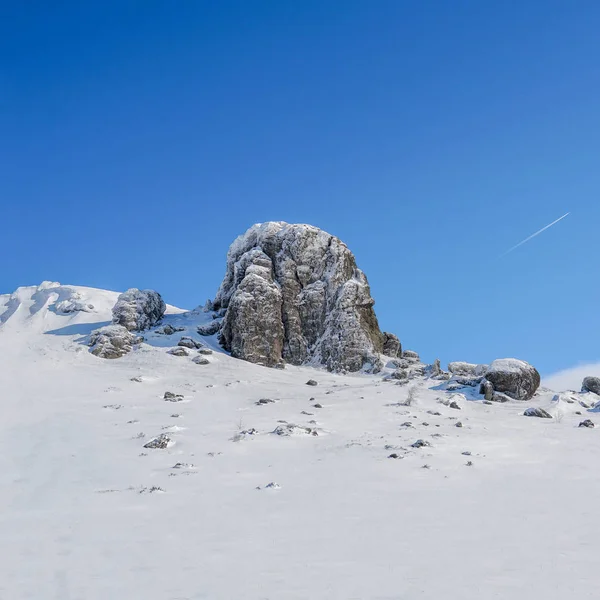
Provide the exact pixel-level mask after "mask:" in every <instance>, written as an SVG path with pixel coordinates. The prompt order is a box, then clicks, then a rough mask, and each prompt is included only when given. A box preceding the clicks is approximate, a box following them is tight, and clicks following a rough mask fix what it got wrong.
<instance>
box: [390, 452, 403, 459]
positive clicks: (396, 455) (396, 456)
mask: <svg viewBox="0 0 600 600" xmlns="http://www.w3.org/2000/svg"><path fill="white" fill-rule="evenodd" d="M388 458H402V457H401V456H399V455H398V454H396V453H395V452H393V453H392V454H390V455H389V456H388Z"/></svg>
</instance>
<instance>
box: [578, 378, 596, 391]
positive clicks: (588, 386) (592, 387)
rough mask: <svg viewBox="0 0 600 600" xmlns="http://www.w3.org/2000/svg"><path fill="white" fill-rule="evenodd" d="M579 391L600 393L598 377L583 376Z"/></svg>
mask: <svg viewBox="0 0 600 600" xmlns="http://www.w3.org/2000/svg"><path fill="white" fill-rule="evenodd" d="M581 391H582V392H592V393H594V394H598V395H600V377H585V378H584V380H583V383H582V384H581Z"/></svg>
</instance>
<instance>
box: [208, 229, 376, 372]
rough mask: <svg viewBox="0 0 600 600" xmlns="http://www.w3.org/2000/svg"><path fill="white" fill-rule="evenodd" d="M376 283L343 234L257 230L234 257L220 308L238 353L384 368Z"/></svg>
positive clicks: (267, 361) (230, 346) (272, 361)
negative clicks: (371, 285) (373, 293)
mask: <svg viewBox="0 0 600 600" xmlns="http://www.w3.org/2000/svg"><path fill="white" fill-rule="evenodd" d="M374 303H375V302H374V300H373V298H371V292H370V289H369V284H368V282H367V278H366V277H365V275H364V273H363V272H362V271H361V270H360V269H358V267H357V266H356V261H355V259H354V256H353V255H352V253H351V252H350V250H349V249H348V248H347V247H346V245H345V244H344V243H343V242H341V241H340V240H339V239H338V238H336V237H334V236H332V235H330V234H328V233H326V232H325V231H322V230H321V229H318V228H316V227H312V226H310V225H289V224H287V223H283V222H269V223H262V224H257V225H254V226H253V227H251V228H250V229H249V230H248V231H247V232H246V233H245V234H244V235H242V236H240V237H238V238H237V239H236V240H235V241H234V242H233V244H232V245H231V247H230V249H229V252H228V254H227V271H226V273H225V277H224V279H223V283H222V284H221V287H220V288H219V290H218V292H217V296H216V298H215V301H214V304H213V308H214V309H215V310H217V311H220V312H221V314H224V317H225V318H224V320H223V327H222V329H221V334H220V340H221V344H222V345H223V347H224V348H225V349H226V350H228V351H230V352H231V355H232V356H234V357H236V358H242V359H244V360H248V361H250V362H254V363H259V364H264V365H266V366H275V365H277V364H280V363H281V362H282V361H287V362H289V363H292V364H295V365H302V364H313V365H324V366H326V367H327V368H328V369H329V370H330V371H359V370H361V369H371V370H377V369H378V368H379V365H380V359H379V353H380V352H382V350H383V343H384V337H383V334H382V333H381V331H380V329H379V325H378V322H377V317H376V316H375V312H374V310H373V305H374Z"/></svg>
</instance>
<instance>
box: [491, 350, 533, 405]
mask: <svg viewBox="0 0 600 600" xmlns="http://www.w3.org/2000/svg"><path fill="white" fill-rule="evenodd" d="M484 377H485V379H487V381H489V382H490V383H491V384H492V386H493V388H494V391H496V392H502V393H504V394H506V395H507V396H509V397H511V398H513V399H515V400H529V399H530V398H532V397H533V395H534V394H535V392H536V390H537V389H538V387H540V374H539V373H538V371H537V369H536V368H535V367H532V366H531V365H530V364H529V363H526V362H525V361H523V360H518V359H516V358H500V359H497V360H495V361H494V362H493V363H492V364H491V365H490V367H489V369H488V370H487V371H486V373H485V375H484Z"/></svg>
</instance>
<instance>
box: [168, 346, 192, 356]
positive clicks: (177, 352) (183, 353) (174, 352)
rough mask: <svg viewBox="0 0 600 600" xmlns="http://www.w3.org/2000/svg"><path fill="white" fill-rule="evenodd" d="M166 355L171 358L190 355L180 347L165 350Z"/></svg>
mask: <svg viewBox="0 0 600 600" xmlns="http://www.w3.org/2000/svg"><path fill="white" fill-rule="evenodd" d="M167 354H172V355H173V356H189V355H190V353H189V352H188V351H187V350H186V349H185V348H182V347H177V348H171V349H170V350H167Z"/></svg>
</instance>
